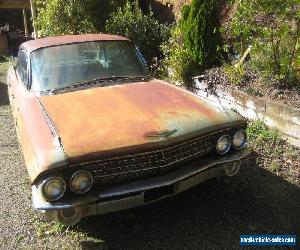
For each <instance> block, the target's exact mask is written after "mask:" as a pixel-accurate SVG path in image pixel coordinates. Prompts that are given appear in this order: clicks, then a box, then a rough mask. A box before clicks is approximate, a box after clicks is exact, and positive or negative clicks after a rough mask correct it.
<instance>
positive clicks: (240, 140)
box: [216, 130, 247, 155]
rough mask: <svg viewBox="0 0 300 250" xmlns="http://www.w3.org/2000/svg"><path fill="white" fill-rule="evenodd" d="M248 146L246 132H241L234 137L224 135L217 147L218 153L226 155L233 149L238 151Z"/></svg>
mask: <svg viewBox="0 0 300 250" xmlns="http://www.w3.org/2000/svg"><path fill="white" fill-rule="evenodd" d="M246 145H247V135H246V132H245V131H244V130H240V131H238V132H236V133H235V134H234V135H233V137H231V136H230V135H223V136H221V137H220V138H219V140H218V142H217V145H216V151H217V152H218V154H220V155H224V154H226V153H228V152H229V150H230V149H231V147H233V148H234V149H236V150H241V149H243V148H245V147H246Z"/></svg>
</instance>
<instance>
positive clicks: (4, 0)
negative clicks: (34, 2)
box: [0, 0, 30, 9]
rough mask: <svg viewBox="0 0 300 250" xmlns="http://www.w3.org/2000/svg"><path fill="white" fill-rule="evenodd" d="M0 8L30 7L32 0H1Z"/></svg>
mask: <svg viewBox="0 0 300 250" xmlns="http://www.w3.org/2000/svg"><path fill="white" fill-rule="evenodd" d="M0 9H30V0H0Z"/></svg>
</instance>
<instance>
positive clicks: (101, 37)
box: [21, 34, 129, 53]
mask: <svg viewBox="0 0 300 250" xmlns="http://www.w3.org/2000/svg"><path fill="white" fill-rule="evenodd" d="M93 41H129V39H127V38H125V37H121V36H116V35H109V34H86V35H67V36H56V37H46V38H39V39H36V40H30V41H27V42H25V43H23V44H22V45H21V47H22V48H24V49H26V50H27V52H29V53H30V52H32V51H34V50H37V49H41V48H46V47H52V46H58V45H65V44H71V43H82V42H93Z"/></svg>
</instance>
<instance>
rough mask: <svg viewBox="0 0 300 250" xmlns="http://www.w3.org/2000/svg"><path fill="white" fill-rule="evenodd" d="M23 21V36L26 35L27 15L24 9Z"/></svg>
mask: <svg viewBox="0 0 300 250" xmlns="http://www.w3.org/2000/svg"><path fill="white" fill-rule="evenodd" d="M23 21H24V31H25V34H27V35H28V22H27V15H26V10H25V9H23Z"/></svg>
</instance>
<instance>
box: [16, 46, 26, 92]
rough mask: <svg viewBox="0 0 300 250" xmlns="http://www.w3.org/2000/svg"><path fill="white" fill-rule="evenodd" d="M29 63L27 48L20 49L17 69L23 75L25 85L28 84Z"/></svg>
mask: <svg viewBox="0 0 300 250" xmlns="http://www.w3.org/2000/svg"><path fill="white" fill-rule="evenodd" d="M27 64H28V57H27V53H26V51H25V50H22V49H21V50H19V53H18V63H17V71H18V73H19V75H20V77H21V80H22V82H23V84H24V85H25V86H27V83H28V82H27V79H28V78H27V77H28V75H27Z"/></svg>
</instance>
